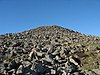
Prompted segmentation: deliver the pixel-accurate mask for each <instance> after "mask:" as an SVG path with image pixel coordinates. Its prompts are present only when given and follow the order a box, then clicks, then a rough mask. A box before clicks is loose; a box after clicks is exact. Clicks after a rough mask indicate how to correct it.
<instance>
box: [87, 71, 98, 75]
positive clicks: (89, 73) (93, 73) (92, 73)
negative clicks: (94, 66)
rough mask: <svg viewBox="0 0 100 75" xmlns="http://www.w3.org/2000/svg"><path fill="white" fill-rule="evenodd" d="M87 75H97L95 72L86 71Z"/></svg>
mask: <svg viewBox="0 0 100 75" xmlns="http://www.w3.org/2000/svg"><path fill="white" fill-rule="evenodd" d="M87 75H97V74H96V73H95V72H93V71H88V72H87Z"/></svg>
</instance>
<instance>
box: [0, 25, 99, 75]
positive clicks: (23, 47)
mask: <svg viewBox="0 0 100 75" xmlns="http://www.w3.org/2000/svg"><path fill="white" fill-rule="evenodd" d="M0 75H100V37H97V36H91V35H85V34H81V33H79V32H76V31H73V30H69V29H67V28H63V27H60V26H56V25H53V26H42V27H38V28H35V29H31V30H28V31H24V32H21V33H8V34H4V35H0Z"/></svg>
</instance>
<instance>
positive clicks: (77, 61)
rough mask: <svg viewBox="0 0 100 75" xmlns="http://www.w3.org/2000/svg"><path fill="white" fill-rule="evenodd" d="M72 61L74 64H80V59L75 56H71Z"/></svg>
mask: <svg viewBox="0 0 100 75" xmlns="http://www.w3.org/2000/svg"><path fill="white" fill-rule="evenodd" d="M69 60H70V62H72V63H73V64H75V65H77V66H79V65H80V60H79V59H78V58H75V57H73V56H70V57H69Z"/></svg>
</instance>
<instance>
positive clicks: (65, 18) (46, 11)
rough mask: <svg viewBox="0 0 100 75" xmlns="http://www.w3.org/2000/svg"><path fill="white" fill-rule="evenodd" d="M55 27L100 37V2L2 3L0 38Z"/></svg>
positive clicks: (27, 0) (25, 0)
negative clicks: (2, 35)
mask: <svg viewBox="0 0 100 75" xmlns="http://www.w3.org/2000/svg"><path fill="white" fill-rule="evenodd" d="M54 24H56V25H59V26H62V27H65V28H69V29H72V30H75V31H78V32H81V33H84V34H91V35H97V36H100V0H0V34H5V33H11V32H13V33H15V32H21V31H24V30H29V29H33V28H36V27H39V26H47V25H54Z"/></svg>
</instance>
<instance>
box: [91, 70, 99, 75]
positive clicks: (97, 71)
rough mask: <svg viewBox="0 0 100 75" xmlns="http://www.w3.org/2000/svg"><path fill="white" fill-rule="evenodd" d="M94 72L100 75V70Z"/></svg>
mask: <svg viewBox="0 0 100 75" xmlns="http://www.w3.org/2000/svg"><path fill="white" fill-rule="evenodd" d="M92 71H94V72H95V73H96V74H98V75H100V69H93V70H92Z"/></svg>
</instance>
